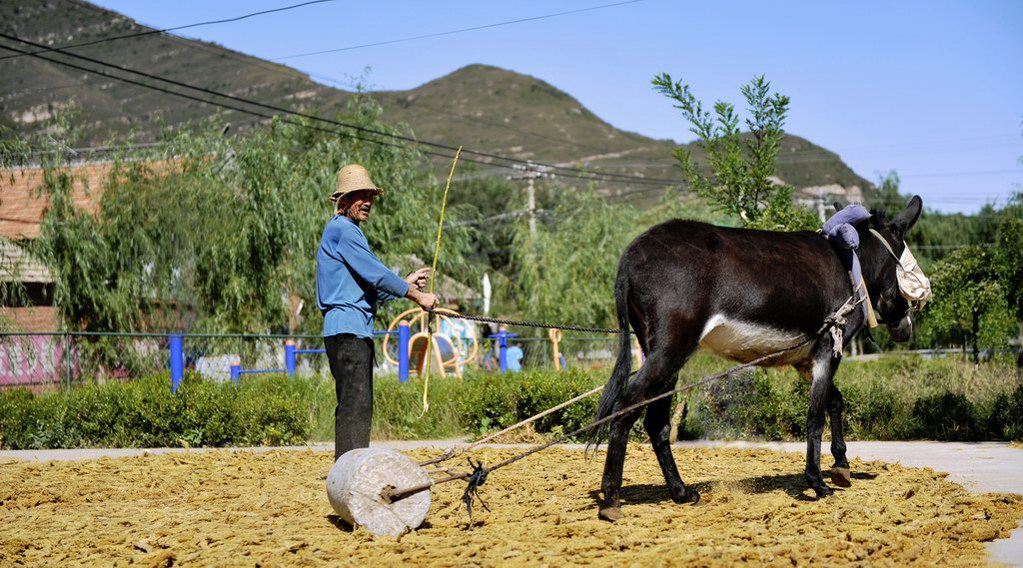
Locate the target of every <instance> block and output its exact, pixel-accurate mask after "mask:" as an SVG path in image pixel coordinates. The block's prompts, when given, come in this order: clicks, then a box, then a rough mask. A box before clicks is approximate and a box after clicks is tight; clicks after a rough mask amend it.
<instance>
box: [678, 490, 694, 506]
mask: <svg viewBox="0 0 1023 568" xmlns="http://www.w3.org/2000/svg"><path fill="white" fill-rule="evenodd" d="M675 502H676V503H678V504H680V505H685V504H686V503H688V504H690V505H699V504H700V492H699V491H697V490H695V489H689V488H688V487H687V488H686V492H685V493H683V494H682V497H681V498H680V499H675Z"/></svg>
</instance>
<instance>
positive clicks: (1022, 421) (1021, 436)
mask: <svg viewBox="0 0 1023 568" xmlns="http://www.w3.org/2000/svg"><path fill="white" fill-rule="evenodd" d="M988 429H989V431H990V432H991V433H992V434H993V435H994V436H995V437H996V438H999V439H1002V440H1012V441H1020V440H1023V384H1020V385H1017V386H1016V388H1015V389H1014V390H1013V391H1012V392H1003V393H1000V394H999V395H998V396H997V397H996V398H995V402H994V404H993V405H992V408H991V415H990V417H989V419H988Z"/></svg>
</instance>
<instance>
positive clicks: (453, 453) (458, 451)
mask: <svg viewBox="0 0 1023 568" xmlns="http://www.w3.org/2000/svg"><path fill="white" fill-rule="evenodd" d="M602 390H604V385H600V386H599V387H597V388H595V389H593V390H589V391H586V392H584V393H583V394H581V395H579V396H577V397H575V398H573V399H571V400H566V401H565V402H563V403H561V404H559V405H557V406H555V407H552V408H548V409H547V410H544V411H543V412H541V413H540V414H535V415H533V416H530V417H529V418H526V419H525V420H523V421H521V422H519V423H517V424H512V425H511V426H509V427H507V428H505V429H504V430H501V431H500V432H495V433H494V434H491V435H489V436H487V437H486V438H483V439H482V440H477V441H475V442H473V443H471V444H469V445H468V446H465V447H462V448H451V449H450V450H448V451H446V452H444V453H443V454H441V455H440V456H438V457H436V458H433V459H431V460H427V461H424V462H422V463H420V464H419V465H420V466H428V465H432V464H435V463H440V462H443V461H447V460H449V459H451V458H455V457H458V456H460V455H462V454H464V453H465V452H468V451H469V450H472V449H473V448H476V447H478V446H481V445H483V444H486V443H487V442H489V441H491V440H493V439H495V438H498V437H500V436H502V435H503V434H507V433H508V432H511V431H512V430H516V429H518V428H521V427H523V426H525V425H526V424H529V423H531V422H536V421H537V420H539V419H541V418H543V417H544V416H547V415H548V414H553V413H555V412H557V411H559V410H561V409H562V408H565V407H566V406H571V405H573V404H575V403H577V402H579V401H580V400H582V399H584V398H587V397H590V396H593V395H595V394H597V393H598V392H600V391H602Z"/></svg>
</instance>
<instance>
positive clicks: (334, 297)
mask: <svg viewBox="0 0 1023 568" xmlns="http://www.w3.org/2000/svg"><path fill="white" fill-rule="evenodd" d="M407 293H408V283H406V282H405V281H404V280H402V279H401V277H399V276H398V275H397V274H395V273H393V272H391V270H390V269H388V268H387V267H386V266H384V263H382V262H380V259H379V258H377V257H376V255H374V254H373V252H372V251H370V250H369V243H368V242H366V236H365V235H363V234H362V229H360V228H359V225H358V224H356V223H355V222H354V221H352V220H351V219H349V218H348V217H345V216H344V215H335V216H334V218H333V219H331V220H330V222H329V223H327V227H326V228H325V229H324V230H323V237H322V238H321V239H320V250H319V251H318V252H317V253H316V305H317V306H319V308H320V311H321V312H322V313H323V336H324V337H328V336H331V335H337V334H339V333H350V334H352V335H355V336H356V337H367V338H369V337H373V316H374V315H375V314H376V307H377V303H378V302H382V301H387V300H393V299H395V298H402V297H404V296H405V294H407Z"/></svg>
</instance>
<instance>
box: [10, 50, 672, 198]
mask: <svg viewBox="0 0 1023 568" xmlns="http://www.w3.org/2000/svg"><path fill="white" fill-rule="evenodd" d="M0 37H2V38H5V39H8V40H13V41H18V42H21V43H24V44H26V45H30V46H33V47H42V46H41V45H40V44H37V43H35V42H32V41H28V40H25V39H21V38H18V37H17V36H12V35H8V34H4V33H0ZM4 47H5V48H6V49H9V50H11V51H15V52H18V53H22V54H26V55H33V56H34V57H37V58H39V59H43V60H46V61H49V62H52V63H58V64H62V65H66V66H69V67H72V68H76V69H80V70H82V71H87V72H92V73H96V74H99V75H102V76H105V77H109V78H112V79H117V80H122V81H125V82H129V83H132V84H135V85H137V86H140V87H144V88H150V89H156V90H160V91H162V92H165V93H168V94H175V95H178V96H184V97H185V98H189V99H192V100H195V101H198V102H202V103H206V104H211V105H215V106H221V107H224V108H229V109H231V110H234V111H238V112H246V113H249V114H256V115H257V116H262V117H264V118H272V117H271V116H268V115H262V114H258V113H252V112H250V111H247V110H244V109H241V108H238V107H233V106H225V105H223V104H222V103H218V102H216V101H212V100H209V99H204V98H200V97H196V96H194V95H186V94H184V93H180V92H177V91H171V90H168V89H161V88H158V87H156V86H155V85H150V84H147V83H141V82H138V81H132V80H128V79H126V78H124V77H119V76H116V75H110V74H107V73H103V72H100V71H98V70H95V69H88V68H84V67H80V66H76V65H72V64H69V63H67V62H65V61H61V60H58V59H52V58H49V57H45V56H43V55H38V54H32V53H31V52H28V51H25V50H21V49H16V48H13V47H9V46H4ZM52 51H54V52H56V53H59V54H61V55H65V56H68V57H73V58H76V59H80V60H84V61H88V62H90V63H93V64H97V65H101V66H103V67H108V68H113V69H118V70H120V71H124V72H127V73H132V74H135V75H138V76H140V77H144V78H147V79H152V80H156V81H162V82H165V83H168V84H171V85H174V86H178V87H182V88H186V89H192V90H194V91H199V92H201V93H205V94H209V95H212V96H215V97H222V98H226V99H229V100H232V101H236V102H239V103H242V104H248V105H252V106H257V107H261V108H265V109H268V110H272V111H274V112H279V113H284V114H288V115H292V116H297V117H301V118H305V119H307V120H313V121H318V122H324V123H328V124H331V125H334V126H339V127H342V128H349V129H352V130H355V131H357V132H360V133H363V134H373V135H378V136H383V137H386V138H392V139H397V140H401V141H403V142H407V143H410V144H415V145H421V146H429V147H433V148H437V149H441V150H446V151H448V152H454V151H455V150H456V148H455V147H453V146H450V145H447V144H441V143H437V142H430V141H426V140H417V139H415V138H412V137H409V136H403V135H400V134H393V133H389V132H384V131H380V130H375V129H372V128H367V127H364V126H359V125H355V124H349V123H344V122H341V121H337V120H332V119H327V118H323V117H319V116H315V115H311V114H307V113H302V112H298V111H294V110H291V109H287V108H284V107H279V106H275V105H270V104H266V103H261V102H258V101H253V100H250V99H245V98H242V97H237V96H234V95H230V94H227V93H222V92H218V91H213V90H211V89H206V88H204V87H198V86H195V85H190V84H187V83H183V82H181V81H176V80H174V79H168V78H165V77H160V76H158V75H154V74H151V73H145V72H142V71H136V70H134V69H128V68H126V67H122V66H120V65H115V64H112V63H108V62H105V61H101V60H98V59H95V58H92V57H87V56H84V55H78V54H75V53H69V52H66V51H63V50H60V49H53V50H52ZM463 152H464V153H467V154H473V155H476V156H480V157H482V158H490V159H492V160H501V161H505V162H510V163H512V164H528V163H530V162H529V161H528V160H520V159H517V158H511V157H507V156H500V155H497V154H492V153H488V152H481V151H478V150H464V151H463ZM444 157H447V158H450V156H449V155H446V154H445V155H444ZM480 163H485V164H486V163H489V162H485V161H482V160H480ZM537 164H538V165H541V166H547V167H550V168H551V169H552V170H558V171H562V172H566V173H564V174H559V175H571V176H572V177H577V178H579V179H589V180H594V181H602V180H609V179H620V180H628V181H630V182H632V183H636V184H645V185H651V184H658V183H660V184H675V183H677V182H676V180H664V179H657V178H646V177H641V176H631V175H626V174H614V173H601V172H589V171H586V170H581V169H578V168H568V167H565V166H560V165H555V164H541V163H537ZM494 165H497V166H501V167H511V166H505V165H502V164H494Z"/></svg>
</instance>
